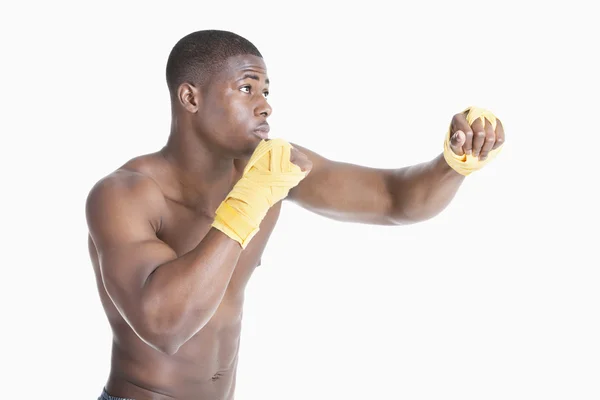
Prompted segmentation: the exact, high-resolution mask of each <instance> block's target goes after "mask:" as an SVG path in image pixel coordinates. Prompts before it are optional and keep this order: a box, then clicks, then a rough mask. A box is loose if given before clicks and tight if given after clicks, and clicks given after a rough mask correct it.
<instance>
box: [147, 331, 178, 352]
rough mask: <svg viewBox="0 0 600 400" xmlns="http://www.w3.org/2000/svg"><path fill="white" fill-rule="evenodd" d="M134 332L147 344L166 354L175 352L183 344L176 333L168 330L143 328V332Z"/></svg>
mask: <svg viewBox="0 0 600 400" xmlns="http://www.w3.org/2000/svg"><path fill="white" fill-rule="evenodd" d="M136 333H137V335H138V337H139V338H140V339H141V340H142V341H143V342H144V343H146V344H147V345H148V346H150V347H152V348H153V349H154V350H156V351H159V352H161V353H163V354H165V355H168V356H172V355H173V354H175V353H177V351H178V350H179V348H180V347H181V346H182V345H183V343H182V342H181V341H180V340H179V339H178V338H177V336H176V335H174V334H171V333H169V332H160V331H155V330H150V329H145V330H144V332H136Z"/></svg>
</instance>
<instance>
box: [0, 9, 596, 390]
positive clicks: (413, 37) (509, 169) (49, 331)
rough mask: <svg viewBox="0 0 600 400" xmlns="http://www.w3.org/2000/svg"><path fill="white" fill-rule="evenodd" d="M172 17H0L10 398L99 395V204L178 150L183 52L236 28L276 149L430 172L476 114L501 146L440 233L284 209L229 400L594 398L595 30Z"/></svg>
mask: <svg viewBox="0 0 600 400" xmlns="http://www.w3.org/2000/svg"><path fill="white" fill-rule="evenodd" d="M7 3H8V2H7ZM7 3H4V4H7ZM163 3H164V4H163V5H160V6H149V5H148V4H147V3H146V2H139V3H137V4H134V3H133V2H118V3H117V2H101V3H97V4H93V3H91V2H89V3H88V2H73V3H72V4H67V3H65V2H41V1H40V2H19V3H12V4H10V5H3V6H2V10H1V12H0V15H1V17H0V19H1V23H0V29H1V30H2V32H0V33H1V38H0V41H1V45H2V46H1V50H0V51H1V60H2V61H1V63H0V68H1V71H2V73H1V74H0V80H1V94H0V96H1V100H2V103H1V108H0V125H1V126H0V128H1V129H0V134H1V135H2V140H1V141H0V150H1V154H2V156H1V157H0V162H1V163H2V185H1V188H2V189H1V190H2V195H1V197H0V198H1V200H0V201H2V210H3V212H4V214H3V216H2V219H1V221H2V224H1V226H2V232H3V233H2V241H1V243H2V244H1V246H2V247H1V253H0V255H1V259H2V270H3V274H2V279H0V282H1V283H0V285H1V286H2V287H1V289H2V290H1V294H0V296H2V299H1V303H0V304H1V307H2V316H3V318H2V329H1V333H0V334H1V335H2V341H1V343H2V345H3V347H4V348H3V351H2V354H3V356H2V360H3V362H2V364H3V365H4V371H8V373H6V372H4V373H3V375H4V376H3V379H2V384H1V386H0V392H1V393H2V396H4V397H10V396H16V395H20V398H27V399H33V398H40V399H41V398H44V399H51V398H55V399H58V398H65V397H68V398H77V399H94V398H96V397H97V396H98V395H99V393H100V390H101V388H102V386H103V385H104V383H105V381H106V377H107V374H108V368H109V359H110V353H109V352H110V345H111V333H110V330H109V326H108V323H107V321H106V319H105V316H104V313H103V311H102V308H101V306H100V302H99V299H98V296H97V293H96V288H95V282H94V276H93V273H92V267H91V264H90V261H89V258H88V253H87V245H86V239H87V227H86V224H85V216H84V202H85V198H86V195H87V193H88V190H89V189H90V188H91V186H92V185H93V184H94V183H95V182H96V181H97V180H98V179H99V178H100V177H102V176H103V175H105V174H107V173H109V172H110V171H112V170H113V169H115V168H116V167H118V166H120V165H121V164H122V163H124V162H125V161H126V160H127V159H129V158H131V157H133V156H136V155H139V154H143V153H147V152H152V151H156V150H157V149H159V148H160V147H162V145H163V144H164V143H165V141H166V139H167V134H168V130H169V123H170V109H169V99H168V94H167V87H166V84H165V79H164V68H165V63H166V60H167V56H168V53H169V51H170V49H171V47H172V46H173V45H174V44H175V42H176V41H177V40H178V39H179V38H180V37H182V36H184V35H185V34H187V33H189V32H192V31H195V30H199V29H226V30H232V31H234V32H236V33H238V34H241V35H242V36H245V37H246V38H248V39H249V40H251V41H252V42H253V43H254V44H255V45H256V46H258V48H259V49H260V51H261V52H262V53H263V55H264V58H265V61H266V63H267V65H268V68H269V75H270V79H271V82H272V84H271V96H270V100H271V104H272V106H273V108H274V114H273V116H272V118H271V126H272V136H273V137H283V138H285V139H287V140H290V141H293V142H296V143H298V144H301V145H304V146H306V147H308V148H310V149H312V150H314V151H317V152H319V153H321V154H323V155H324V156H327V157H330V158H332V159H337V160H342V161H349V162H353V163H357V164H363V165H369V166H374V167H385V168H395V167H402V166H406V165H411V164H415V163H419V162H423V161H428V160H430V159H431V158H433V157H435V156H436V155H437V154H439V153H440V151H441V148H442V140H443V135H444V133H445V131H446V129H447V126H448V123H449V122H450V119H451V117H452V115H453V114H454V113H456V112H459V111H461V110H462V109H463V108H465V107H466V106H469V105H477V106H480V107H485V108H488V109H490V110H492V111H493V112H494V113H495V114H496V115H497V116H498V117H499V118H501V119H502V120H503V122H504V126H505V129H506V133H507V142H506V145H505V148H504V149H503V151H502V153H501V154H500V155H499V156H498V158H496V159H495V160H494V161H493V162H492V163H491V164H490V165H489V166H488V167H486V168H485V169H484V170H482V171H479V172H478V173H476V174H474V175H472V176H470V177H469V178H468V179H467V180H466V182H465V183H464V185H463V187H462V188H461V189H460V191H459V193H458V194H457V196H456V197H455V199H454V201H453V202H452V203H451V205H450V206H449V207H448V208H447V209H446V210H445V211H444V212H443V213H442V214H440V215H438V216H437V217H436V218H434V219H431V220H429V221H427V222H423V223H420V224H416V225H412V226H404V227H385V228H384V227H378V226H368V225H359V224H356V225H355V224H343V223H339V222H334V221H331V220H327V219H325V218H322V217H319V216H316V215H314V214H310V213H309V212H307V211H305V210H303V209H301V208H299V207H297V206H295V205H292V204H287V203H286V204H285V205H284V212H283V214H282V217H281V219H280V222H279V225H278V227H277V228H276V231H275V233H274V234H273V236H272V241H271V243H270V244H269V245H268V247H267V251H266V254H265V255H264V258H263V265H262V266H261V267H259V268H258V269H257V271H256V273H255V275H254V277H253V278H252V280H251V281H250V284H249V286H248V288H247V303H246V308H245V319H244V328H243V338H242V349H241V354H240V365H239V371H238V373H239V375H238V388H237V396H236V399H241V400H243V399H259V398H260V399H342V398H343V399H415V400H416V399H419V400H420V399H449V398H453V399H454V398H456V399H462V400H466V399H477V400H480V399H527V400H530V399H578V400H584V399H598V398H600V363H599V361H598V360H599V359H600V340H599V338H600V321H599V311H598V308H599V306H600V290H599V289H598V288H599V283H600V273H599V272H598V266H599V264H600V263H599V262H598V258H597V251H596V247H597V245H598V211H597V209H598V208H597V207H598V195H597V193H594V189H597V187H598V176H597V172H598V167H597V165H598V162H597V161H596V160H598V151H599V146H598V145H599V144H600V143H599V139H598V137H599V133H600V132H599V128H598V126H599V125H598V112H599V105H600V102H599V101H598V93H599V89H600V84H599V78H598V71H599V70H600V64H599V62H598V58H597V52H598V38H599V37H600V29H599V28H598V21H597V18H596V17H597V15H598V14H597V12H593V11H592V10H591V9H590V8H589V7H584V6H583V5H582V4H583V3H582V2H577V1H569V2H562V3H564V4H563V5H561V6H555V5H548V4H547V3H546V2H527V1H520V2H518V3H517V4H514V5H507V2H500V1H499V2H496V3H495V4H489V3H488V2H482V1H477V2H475V1H473V2H469V3H468V2H464V1H462V2H461V1H453V2H446V3H445V4H435V3H432V2H416V1H413V2H405V3H404V5H400V4H397V3H398V2H390V3H389V4H388V3H387V2H384V1H368V2H361V3H358V4H356V5H350V3H349V2H338V3H335V2H327V1H320V2H314V3H310V2H309V3H307V2H298V3H288V2H271V3H268V2H230V1H227V2H215V3H219V4H222V5H218V6H215V5H211V4H208V2H200V1H196V2H190V3H184V2H169V5H167V4H166V3H167V2H163ZM590 3H591V2H590ZM16 4H19V5H16ZM596 192H597V190H596Z"/></svg>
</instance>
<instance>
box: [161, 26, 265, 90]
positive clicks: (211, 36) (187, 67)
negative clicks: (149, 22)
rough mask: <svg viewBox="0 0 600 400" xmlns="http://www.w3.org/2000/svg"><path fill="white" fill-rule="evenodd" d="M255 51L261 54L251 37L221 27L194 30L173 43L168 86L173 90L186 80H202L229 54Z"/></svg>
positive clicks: (197, 82)
mask: <svg viewBox="0 0 600 400" xmlns="http://www.w3.org/2000/svg"><path fill="white" fill-rule="evenodd" d="M242 54H252V55H255V56H258V57H261V58H262V54H260V52H259V51H258V49H257V48H256V46H254V45H253V44H252V43H251V42H250V41H249V40H247V39H245V38H243V37H241V36H240V35H238V34H235V33H233V32H229V31H222V30H215V29H210V30H201V31H196V32H192V33H190V34H188V35H186V36H184V37H182V38H181V39H179V41H178V42H177V43H176V44H175V46H173V49H171V53H170V54H169V58H168V60H167V86H168V87H169V91H170V92H173V91H174V90H176V89H177V87H179V85H181V84H182V83H184V82H190V83H195V84H200V85H201V84H203V83H204V82H205V81H206V80H207V79H208V78H209V77H210V75H211V74H212V73H214V72H216V70H217V69H218V67H219V66H221V65H222V64H223V63H224V62H225V60H227V58H229V57H232V56H238V55H242Z"/></svg>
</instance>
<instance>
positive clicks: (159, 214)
mask: <svg viewBox="0 0 600 400" xmlns="http://www.w3.org/2000/svg"><path fill="white" fill-rule="evenodd" d="M166 70H167V71H166V75H167V84H168V87H169V91H170V95H171V105H172V125H171V132H170V136H169V138H168V141H167V143H166V145H165V146H164V148H162V149H161V150H160V151H158V152H156V153H153V154H146V155H142V156H140V157H137V158H134V159H132V160H129V161H128V162H126V163H125V164H124V165H123V166H121V167H120V168H118V169H117V170H116V171H114V172H113V173H111V174H109V175H108V176H106V177H104V178H102V179H101V180H100V181H98V182H97V183H96V184H95V185H94V187H93V188H92V189H91V191H90V193H89V195H88V198H87V202H86V216H87V222H88V226H89V251H90V256H91V259H92V264H93V267H94V271H95V275H96V279H97V283H98V290H99V293H100V298H101V301H102V304H103V306H104V309H105V311H106V314H107V316H108V319H109V322H110V324H111V327H112V330H113V334H114V340H113V349H112V364H111V370H110V375H109V377H108V381H107V382H106V385H105V388H104V390H103V393H102V395H101V398H102V399H115V398H127V399H135V400H143V399H211V400H216V399H233V398H234V389H235V377H236V366H237V360H238V359H237V356H238V349H239V341H240V322H241V316H242V306H243V298H244V288H245V286H246V284H247V282H248V280H249V278H250V276H251V275H252V272H253V270H254V268H255V267H256V266H257V265H259V264H260V258H261V254H262V252H263V250H264V248H265V245H266V243H267V240H268V239H269V236H270V234H271V232H272V230H273V228H274V226H275V224H276V222H277V219H278V216H279V212H280V208H281V201H280V200H282V199H288V200H291V201H294V202H296V203H297V204H299V205H301V206H303V207H305V208H306V209H309V210H311V211H314V212H316V213H319V214H322V215H325V216H328V217H331V218H335V219H337V220H345V221H354V222H362V223H371V224H405V223H414V222H417V221H422V220H425V219H428V218H431V217H432V216H434V215H436V214H437V213H439V212H440V211H442V210H443V209H444V208H445V207H446V205H447V204H448V203H449V202H450V201H451V199H452V198H453V196H454V194H455V193H456V191H457V189H458V188H459V186H460V185H461V183H462V182H463V180H464V179H465V176H466V175H468V173H469V172H470V170H469V172H465V171H466V170H468V169H469V168H471V170H474V169H477V168H479V167H481V166H482V165H483V163H485V162H486V161H484V160H485V159H486V157H488V156H491V155H492V153H494V152H497V151H498V150H499V147H500V145H501V144H502V143H503V141H504V133H503V131H502V125H501V123H500V122H499V121H497V120H495V118H494V117H493V116H492V115H491V114H490V113H485V112H483V116H484V117H485V118H476V119H475V120H474V122H473V123H472V124H471V125H470V124H469V123H468V122H467V117H468V115H470V114H469V113H466V112H463V113H459V114H457V115H456V116H455V117H454V118H453V120H452V123H451V131H450V132H449V138H448V139H447V141H446V142H447V147H448V149H446V151H444V153H443V154H440V156H438V157H437V158H436V159H434V160H433V161H431V162H428V163H423V164H419V165H416V166H411V167H405V168H402V169H398V170H379V169H374V168H367V167H361V166H357V165H353V164H348V163H339V162H333V161H330V160H327V159H326V158H324V157H322V156H320V155H318V154H316V153H314V152H312V151H310V150H308V149H305V148H302V147H300V146H297V145H291V144H289V143H287V142H285V141H283V140H281V139H273V140H268V133H269V126H268V124H267V118H268V117H269V115H270V114H271V108H270V106H269V104H268V103H267V100H266V97H267V96H268V91H269V79H268V77H267V69H266V66H265V63H264V61H263V59H262V56H261V54H260V53H259V51H258V50H257V49H256V47H255V46H254V45H252V44H251V43H250V42H249V41H247V40H246V39H244V38H242V37H240V36H238V35H236V34H234V33H231V32H225V31H216V30H211V31H199V32H194V33H191V34H189V35H187V36H185V37H184V38H182V39H181V40H180V41H179V42H178V43H177V44H176V45H175V46H174V47H173V49H172V51H171V54H170V55H169V59H168V62H167V68H166ZM479 113H480V114H481V113H482V112H481V111H480V112H479ZM490 158H491V157H490ZM469 165H470V167H469ZM451 166H452V167H451ZM461 168H463V169H461ZM465 168H466V170H465ZM457 171H458V172H457ZM459 172H460V173H459Z"/></svg>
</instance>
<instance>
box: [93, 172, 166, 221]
mask: <svg viewBox="0 0 600 400" xmlns="http://www.w3.org/2000/svg"><path fill="white" fill-rule="evenodd" d="M163 204H164V195H163V192H162V190H161V188H160V186H159V185H158V183H157V182H156V181H155V180H154V179H153V178H152V177H151V176H150V175H149V174H147V173H144V172H143V171H141V170H139V169H135V168H132V167H131V166H129V165H127V164H126V165H124V166H122V167H120V168H118V169H116V170H114V171H113V172H111V173H109V174H108V175H106V176H103V177H102V178H100V179H99V180H98V181H97V182H96V183H95V184H94V185H93V186H92V187H91V189H90V190H89V192H88V194H87V198H86V213H88V214H89V213H96V212H97V211H99V212H101V213H102V214H104V213H103V212H102V211H111V210H114V211H115V212H116V211H118V210H119V209H121V210H124V209H128V210H132V211H133V210H135V211H136V212H143V211H147V212H149V213H150V214H154V211H157V210H158V209H159V208H160V207H161V206H162V205H163Z"/></svg>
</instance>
